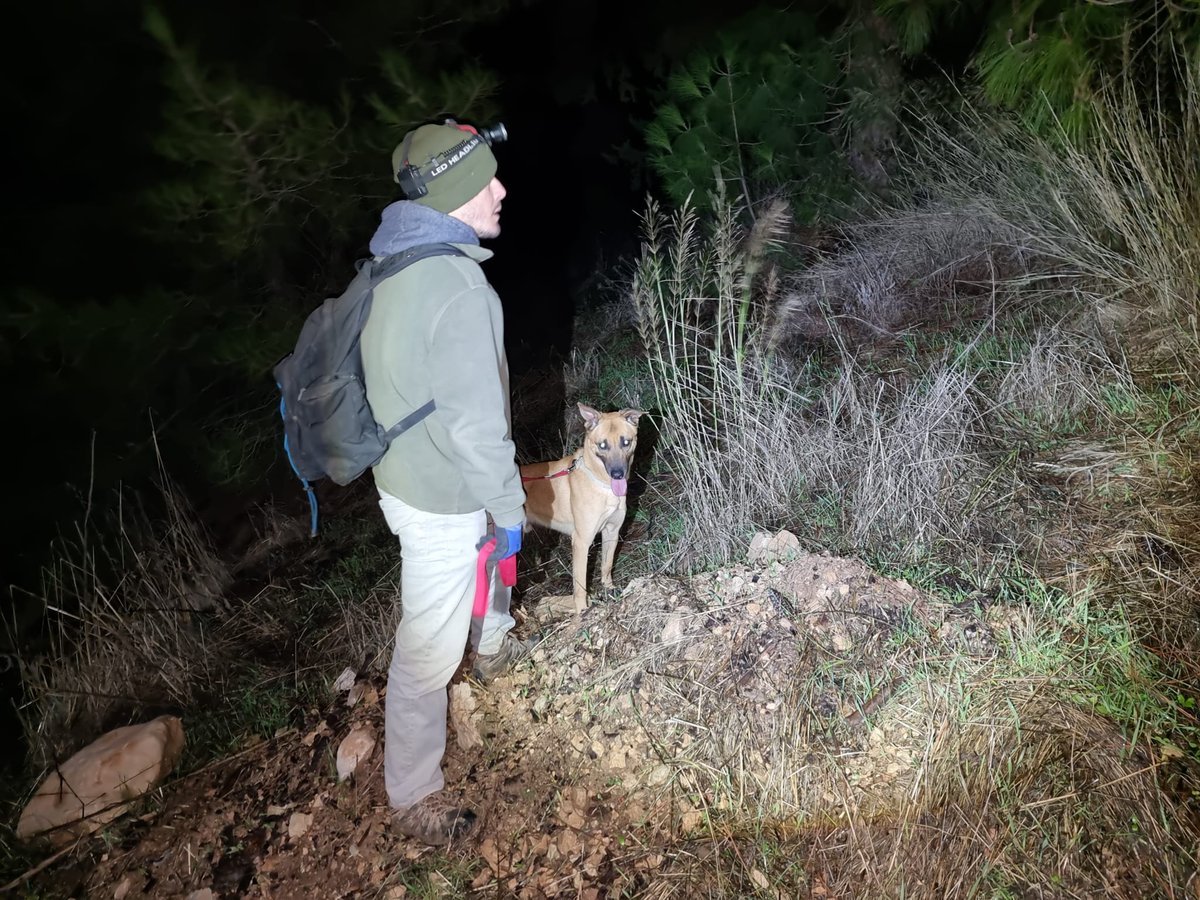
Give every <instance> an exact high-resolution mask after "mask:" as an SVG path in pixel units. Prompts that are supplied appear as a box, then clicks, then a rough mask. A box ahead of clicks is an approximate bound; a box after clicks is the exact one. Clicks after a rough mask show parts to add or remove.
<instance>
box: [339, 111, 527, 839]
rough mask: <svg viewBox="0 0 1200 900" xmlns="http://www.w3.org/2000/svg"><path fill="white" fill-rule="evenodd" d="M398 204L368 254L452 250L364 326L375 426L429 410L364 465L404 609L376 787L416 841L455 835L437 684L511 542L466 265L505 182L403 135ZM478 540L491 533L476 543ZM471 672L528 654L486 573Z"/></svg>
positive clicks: (401, 286)
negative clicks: (481, 555)
mask: <svg viewBox="0 0 1200 900" xmlns="http://www.w3.org/2000/svg"><path fill="white" fill-rule="evenodd" d="M392 163H393V172H394V174H395V178H396V180H397V181H398V182H399V183H400V184H401V186H402V188H403V190H404V193H405V196H406V198H407V199H404V200H400V201H398V202H396V203H393V204H391V205H390V206H388V207H387V208H386V209H384V211H383V217H382V224H381V225H380V226H379V229H378V231H376V233H375V236H374V237H373V238H372V239H371V245H370V246H371V252H372V253H373V254H374V255H375V256H376V257H383V256H390V255H392V254H395V253H401V252H403V251H405V250H407V249H409V248H411V247H416V246H420V245H422V244H431V243H449V244H453V245H454V246H455V247H457V248H458V249H459V250H461V251H462V253H463V254H465V255H464V256H434V257H430V258H428V259H423V260H420V261H419V262H416V263H413V264H412V265H410V266H408V267H407V268H405V269H403V270H402V271H400V272H399V273H398V274H396V275H394V276H393V277H391V278H389V279H387V280H386V281H384V282H382V283H381V284H380V285H379V286H378V287H377V288H376V289H375V299H374V302H373V305H372V307H371V315H370V318H369V319H368V321H367V324H366V326H365V327H364V329H363V333H362V358H363V370H364V375H365V378H366V388H367V399H368V401H369V402H370V404H371V408H372V410H373V412H374V414H375V417H376V418H377V419H378V420H379V421H381V422H395V421H399V420H400V419H401V418H403V417H404V416H406V415H408V414H410V413H412V412H413V411H414V410H417V409H419V408H420V407H421V406H422V405H424V404H425V403H427V402H428V401H429V400H431V399H432V400H433V401H434V402H435V404H436V408H435V410H434V412H433V413H432V414H431V415H429V416H428V417H427V418H425V419H424V420H423V421H422V422H421V423H420V424H418V425H416V426H414V427H413V428H411V429H409V430H408V431H406V432H405V433H404V434H402V435H401V436H400V437H399V438H397V439H396V440H395V441H394V442H393V443H392V446H391V447H390V448H389V449H388V452H387V453H386V454H385V455H384V457H383V458H382V459H381V460H380V461H379V463H378V465H377V466H376V467H375V470H374V472H375V484H376V486H377V487H378V489H379V497H380V500H379V505H380V507H382V509H383V514H384V516H385V517H386V519H387V522H388V526H389V527H390V528H391V530H392V532H393V533H394V534H395V535H396V536H397V537H398V538H399V539H400V549H401V558H402V560H403V566H402V568H401V576H400V594H401V603H402V607H403V615H402V618H401V620H400V624H399V627H398V628H397V629H396V644H395V650H394V652H393V654H392V662H391V666H390V668H389V669H388V686H387V702H386V706H385V737H384V780H385V782H386V784H387V792H388V799H389V800H390V802H391V804H392V806H393V807H395V808H396V809H397V810H398V815H397V818H396V825H397V827H398V828H399V829H400V830H401V831H402V832H404V833H405V834H408V835H410V836H412V837H414V838H417V839H418V840H421V841H423V842H425V843H428V844H434V845H437V844H445V843H447V842H448V841H450V840H452V839H456V838H461V837H464V836H465V835H466V834H468V833H469V832H470V831H471V830H473V828H474V826H475V813H474V811H473V810H471V809H470V808H469V807H468V806H466V805H464V804H463V803H461V802H459V801H458V800H456V799H455V798H453V797H451V796H449V795H448V794H447V793H446V792H445V791H444V790H443V788H444V784H445V781H444V778H443V775H442V756H443V753H444V752H445V748H446V707H447V695H446V686H447V684H449V682H450V678H451V676H453V674H454V672H455V670H456V669H457V668H458V666H459V664H460V662H461V661H462V656H463V649H464V647H465V645H466V642H467V638H468V633H469V631H470V629H471V607H472V605H473V599H474V592H475V572H476V568H475V566H476V556H477V546H478V545H480V543H481V539H482V538H483V537H484V536H485V534H486V533H487V531H488V526H487V518H488V517H489V516H490V518H491V520H492V522H493V523H494V536H495V538H496V549H495V551H494V552H493V553H492V555H491V559H492V560H493V562H495V561H498V560H499V559H502V558H505V557H507V556H511V555H512V554H514V553H516V552H517V550H518V549H519V548H520V546H521V530H522V526H523V524H524V521H525V508H524V504H525V492H524V491H523V489H522V487H521V476H520V472H519V471H518V470H517V465H516V459H515V450H514V447H513V443H512V439H511V437H510V434H511V421H510V412H509V396H508V363H507V360H506V358H505V355H504V322H503V313H502V310H501V307H500V298H499V297H498V296H497V295H496V292H495V291H494V290H493V289H492V287H491V285H490V284H488V281H487V279H486V277H484V274H483V271H482V270H481V269H480V266H479V264H480V263H481V262H483V261H484V260H486V259H489V258H490V257H491V256H492V253H491V251H490V250H485V249H483V248H482V247H480V246H479V241H480V239H481V238H494V237H497V236H499V234H500V206H501V202H502V201H503V200H504V196H505V193H506V192H505V189H504V186H503V185H502V184H501V183H500V181H499V179H497V178H496V159H495V157H494V156H493V155H492V151H491V149H490V146H489V142H488V141H486V140H484V139H483V138H481V137H480V136H478V135H477V134H475V132H474V131H473V130H470V129H466V128H464V127H462V126H458V125H455V124H453V123H451V124H445V125H423V126H421V127H420V128H418V129H416V130H415V131H412V132H410V133H409V134H407V135H406V136H405V138H404V141H403V142H402V143H401V144H400V145H399V146H398V147H397V148H396V151H395V152H394V153H393V156H392ZM488 536H489V537H490V535H488ZM489 571H490V581H489V603H488V611H487V614H486V615H485V616H484V618H483V621H482V625H481V627H478V633H477V634H478V645H477V648H476V649H477V655H476V662H475V670H474V672H475V676H476V677H477V678H479V679H480V680H482V681H485V682H486V681H490V680H491V679H492V678H494V677H496V676H497V675H499V674H500V673H501V672H503V671H504V670H505V669H506V668H507V667H508V666H509V665H511V664H512V663H513V662H515V661H516V660H518V659H520V658H521V657H522V656H524V655H526V654H527V653H528V652H529V649H530V647H531V643H528V642H522V641H519V640H518V639H516V638H515V637H513V636H512V635H511V634H510V633H509V631H510V629H511V628H512V627H513V624H514V623H513V619H512V617H511V616H510V615H509V600H510V592H509V590H508V589H507V588H504V587H502V586H500V585H499V582H498V579H497V577H496V572H495V566H494V565H493V566H491V567H489Z"/></svg>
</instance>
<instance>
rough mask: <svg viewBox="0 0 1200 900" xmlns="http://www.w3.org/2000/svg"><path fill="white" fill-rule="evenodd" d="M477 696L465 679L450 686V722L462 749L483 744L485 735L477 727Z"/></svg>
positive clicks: (469, 748)
mask: <svg viewBox="0 0 1200 900" xmlns="http://www.w3.org/2000/svg"><path fill="white" fill-rule="evenodd" d="M474 718H475V697H474V695H473V694H472V693H471V686H470V685H469V684H467V683H466V682H465V681H460V682H458V683H457V684H452V685H451V686H450V724H451V725H452V726H453V727H454V739H455V741H456V742H457V743H458V747H459V749H460V750H471V749H473V748H475V747H482V746H483V737H482V736H481V735H480V734H479V729H478V728H476V727H475V722H474V721H473V720H474Z"/></svg>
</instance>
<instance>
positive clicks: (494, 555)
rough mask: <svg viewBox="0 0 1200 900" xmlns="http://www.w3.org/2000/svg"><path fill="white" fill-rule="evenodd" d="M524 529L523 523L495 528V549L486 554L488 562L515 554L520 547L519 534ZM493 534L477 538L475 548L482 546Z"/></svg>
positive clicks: (497, 560)
mask: <svg viewBox="0 0 1200 900" xmlns="http://www.w3.org/2000/svg"><path fill="white" fill-rule="evenodd" d="M524 530H525V523H523V522H522V523H521V524H519V525H512V526H509V527H508V528H497V529H496V533H495V535H494V536H495V538H496V549H494V550H493V551H492V552H491V554H490V555H489V556H488V562H499V561H500V560H502V559H508V558H509V557H510V556H515V555H516V553H517V551H518V550H520V549H521V534H522V533H523V532H524ZM492 537H493V535H491V534H485V535H484V536H483V537H482V538H480V539H479V543H478V544H477V545H476V549H479V548H481V547H483V545H484V544H486V543H487V542H488V541H490V540H491V539H492Z"/></svg>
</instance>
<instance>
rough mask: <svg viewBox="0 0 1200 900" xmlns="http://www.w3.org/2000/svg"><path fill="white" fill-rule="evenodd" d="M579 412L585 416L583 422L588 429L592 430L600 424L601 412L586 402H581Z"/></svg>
mask: <svg viewBox="0 0 1200 900" xmlns="http://www.w3.org/2000/svg"><path fill="white" fill-rule="evenodd" d="M579 414H580V415H581V416H583V424H584V426H585V427H586V428H587V430H588V431H591V430H592V429H593V428H595V427H596V426H597V425H599V424H600V413H599V412H597V411H596V410H594V409H592V408H591V407H590V406H588V405H587V404H586V403H580V404H579Z"/></svg>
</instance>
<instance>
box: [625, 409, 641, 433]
mask: <svg viewBox="0 0 1200 900" xmlns="http://www.w3.org/2000/svg"><path fill="white" fill-rule="evenodd" d="M645 414H646V411H645V410H644V409H623V410H621V418H623V419H624V420H625V421H626V422H628V423H629V424H630V425H632V426H633V427H634V428H637V423H638V419H639V418H641V417H642V416H644V415H645Z"/></svg>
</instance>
